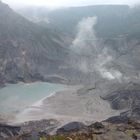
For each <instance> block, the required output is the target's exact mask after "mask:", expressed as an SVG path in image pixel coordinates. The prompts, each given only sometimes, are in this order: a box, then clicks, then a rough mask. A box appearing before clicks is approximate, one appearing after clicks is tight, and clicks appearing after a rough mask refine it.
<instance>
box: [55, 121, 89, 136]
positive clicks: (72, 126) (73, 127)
mask: <svg viewBox="0 0 140 140" xmlns="http://www.w3.org/2000/svg"><path fill="white" fill-rule="evenodd" d="M86 129H87V126H86V125H84V124H83V123H80V122H71V123H68V124H66V125H64V126H63V127H61V128H59V129H58V130H57V134H64V133H71V132H78V131H84V130H86Z"/></svg>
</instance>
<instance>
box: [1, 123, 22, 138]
mask: <svg viewBox="0 0 140 140" xmlns="http://www.w3.org/2000/svg"><path fill="white" fill-rule="evenodd" d="M20 129H21V128H20V127H19V126H10V125H6V124H0V139H1V140H4V139H6V138H9V137H10V138H11V137H14V136H17V135H19V133H20Z"/></svg>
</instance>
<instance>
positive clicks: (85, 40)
mask: <svg viewBox="0 0 140 140" xmlns="http://www.w3.org/2000/svg"><path fill="white" fill-rule="evenodd" d="M96 24H97V18H96V17H87V18H83V19H82V20H81V21H80V22H79V23H78V26H77V29H78V33H77V36H76V38H75V40H74V41H73V43H72V46H71V49H72V50H73V51H74V52H75V53H77V55H79V57H78V60H76V61H75V63H74V62H73V64H72V65H74V66H75V67H77V68H78V69H79V70H81V71H82V72H85V73H88V72H95V71H96V72H98V73H99V74H100V75H101V77H103V78H106V79H108V80H114V79H117V80H120V79H121V78H122V73H121V72H120V71H119V70H116V69H115V68H108V65H109V64H111V63H112V62H113V61H114V58H113V56H112V55H111V54H109V53H108V49H107V48H106V47H104V48H103V49H102V48H101V47H100V46H98V45H97V44H99V42H98V41H99V40H98V39H97V37H96V35H95V33H96V32H95V30H94V27H95V25H96Z"/></svg>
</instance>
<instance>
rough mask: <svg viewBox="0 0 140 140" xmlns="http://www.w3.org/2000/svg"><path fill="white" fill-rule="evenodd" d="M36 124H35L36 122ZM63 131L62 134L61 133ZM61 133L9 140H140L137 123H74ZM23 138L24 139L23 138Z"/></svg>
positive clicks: (39, 134)
mask: <svg viewBox="0 0 140 140" xmlns="http://www.w3.org/2000/svg"><path fill="white" fill-rule="evenodd" d="M34 123H35V122H34ZM60 129H61V132H60V131H59V130H60ZM58 131H59V132H60V133H57V134H56V135H50V134H49V133H46V132H45V131H41V132H39V131H32V132H31V133H30V135H28V138H27V137H25V136H27V133H26V135H25V134H24V135H23V134H20V135H18V136H16V137H11V138H9V139H8V140H11V139H13V140H19V139H18V138H19V137H20V138H21V139H23V138H24V140H38V139H39V138H40V139H43V140H54V139H55V140H77V139H78V140H87V139H88V140H118V139H120V140H139V139H140V124H139V123H137V122H135V121H128V122H127V123H121V124H111V123H102V122H96V123H93V124H91V125H89V126H87V125H84V124H83V123H80V122H72V123H69V124H67V125H65V126H63V127H61V128H59V129H58ZM22 136H23V137H22Z"/></svg>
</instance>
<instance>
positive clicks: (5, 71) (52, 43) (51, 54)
mask: <svg viewBox="0 0 140 140" xmlns="http://www.w3.org/2000/svg"><path fill="white" fill-rule="evenodd" d="M0 19H1V21H0V83H3V82H17V81H35V80H41V81H43V80H45V76H47V75H49V74H54V73H56V72H57V71H58V69H59V67H60V66H61V64H63V65H64V61H65V58H66V57H67V53H68V50H67V49H65V48H64V45H65V43H63V41H62V40H61V39H60V37H59V36H60V35H59V36H58V35H57V33H54V32H53V31H51V30H48V29H46V28H43V27H39V26H37V25H36V24H34V23H32V22H30V21H28V20H26V19H25V18H23V17H22V16H20V15H18V14H17V13H16V12H14V11H13V10H12V9H10V8H9V7H8V5H6V4H3V3H2V2H1V3H0Z"/></svg>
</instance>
